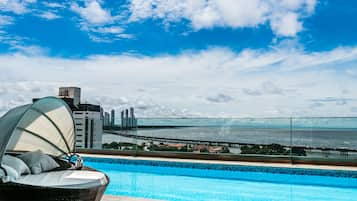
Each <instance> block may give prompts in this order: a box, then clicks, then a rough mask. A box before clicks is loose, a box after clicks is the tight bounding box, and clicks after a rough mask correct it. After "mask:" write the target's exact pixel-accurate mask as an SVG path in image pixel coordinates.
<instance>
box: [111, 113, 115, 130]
mask: <svg viewBox="0 0 357 201" xmlns="http://www.w3.org/2000/svg"><path fill="white" fill-rule="evenodd" d="M110 113H111V115H110V118H111V119H110V126H111V127H114V126H115V110H112V111H111V112H110Z"/></svg>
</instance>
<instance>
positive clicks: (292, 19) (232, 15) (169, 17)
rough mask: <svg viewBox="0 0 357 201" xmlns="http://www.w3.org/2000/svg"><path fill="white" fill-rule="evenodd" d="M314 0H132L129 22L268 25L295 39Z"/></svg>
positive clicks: (242, 25)
mask: <svg viewBox="0 0 357 201" xmlns="http://www.w3.org/2000/svg"><path fill="white" fill-rule="evenodd" d="M315 6H316V1H315V0H284V1H281V0H249V1H246V0H195V1H192V0H170V1H169V0H163V1H159V0H132V1H131V5H130V11H131V17H130V21H138V20H144V19H147V18H155V19H163V21H164V23H165V24H166V25H167V24H169V23H171V22H177V21H180V20H182V19H186V20H189V21H190V22H191V24H192V27H193V28H194V29H195V30H199V29H205V28H211V27H232V28H241V27H257V26H259V25H264V24H266V23H267V22H269V23H270V26H271V29H272V30H273V31H274V33H275V34H276V35H278V36H295V35H296V34H297V33H298V32H299V31H301V30H302V22H301V18H303V17H306V16H308V15H311V14H312V13H313V12H314V8H315Z"/></svg>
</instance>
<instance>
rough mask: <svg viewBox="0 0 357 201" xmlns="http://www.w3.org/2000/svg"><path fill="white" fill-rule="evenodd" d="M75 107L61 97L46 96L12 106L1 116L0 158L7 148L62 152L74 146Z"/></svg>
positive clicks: (51, 153) (46, 152) (8, 149)
mask: <svg viewBox="0 0 357 201" xmlns="http://www.w3.org/2000/svg"><path fill="white" fill-rule="evenodd" d="M74 135H75V134H74V123H73V118H72V111H71V109H70V108H69V107H68V105H67V104H66V103H65V102H64V101H63V100H61V99H59V98H55V97H46V98H42V99H39V100H37V101H36V102H35V103H33V104H29V105H23V106H19V107H16V108H14V109H11V110H10V111H8V112H7V113H6V114H5V115H4V116H2V117H1V118H0V161H2V156H3V155H4V153H5V152H6V151H36V150H41V151H42V152H44V153H45V154H49V155H53V156H61V155H64V154H68V153H72V152H73V150H74V137H75V136H74Z"/></svg>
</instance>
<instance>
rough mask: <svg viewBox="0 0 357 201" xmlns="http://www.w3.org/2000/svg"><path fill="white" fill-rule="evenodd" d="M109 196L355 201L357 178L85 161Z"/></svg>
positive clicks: (351, 174) (355, 175)
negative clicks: (104, 181)
mask: <svg viewBox="0 0 357 201" xmlns="http://www.w3.org/2000/svg"><path fill="white" fill-rule="evenodd" d="M85 165H87V166H90V167H94V168H96V169H99V170H101V171H103V172H105V173H106V174H108V176H109V177H110V179H111V183H110V185H109V187H108V189H107V191H106V194H110V195H121V196H133V197H142V198H151V199H159V200H169V201H191V200H192V201H193V200H195V201H198V200H201V201H208V200H209V201H213V200H215V201H216V200H222V201H237V200H239V201H330V200H331V201H353V200H357V172H353V171H333V170H309V169H297V168H294V169H291V168H276V167H275V168H274V167H253V166H237V165H220V164H195V163H182V162H163V161H142V160H128V159H100V158H85Z"/></svg>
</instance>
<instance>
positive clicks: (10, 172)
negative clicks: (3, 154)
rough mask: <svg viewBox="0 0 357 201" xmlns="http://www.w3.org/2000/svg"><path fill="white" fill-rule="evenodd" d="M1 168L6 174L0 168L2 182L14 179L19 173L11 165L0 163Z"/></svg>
mask: <svg viewBox="0 0 357 201" xmlns="http://www.w3.org/2000/svg"><path fill="white" fill-rule="evenodd" d="M1 167H2V168H4V170H5V171H6V174H7V176H6V175H5V172H3V170H1V179H2V182H9V181H15V180H17V179H18V178H19V177H20V174H19V173H18V172H17V171H16V170H15V169H14V168H12V167H10V166H8V165H4V164H2V165H1Z"/></svg>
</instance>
